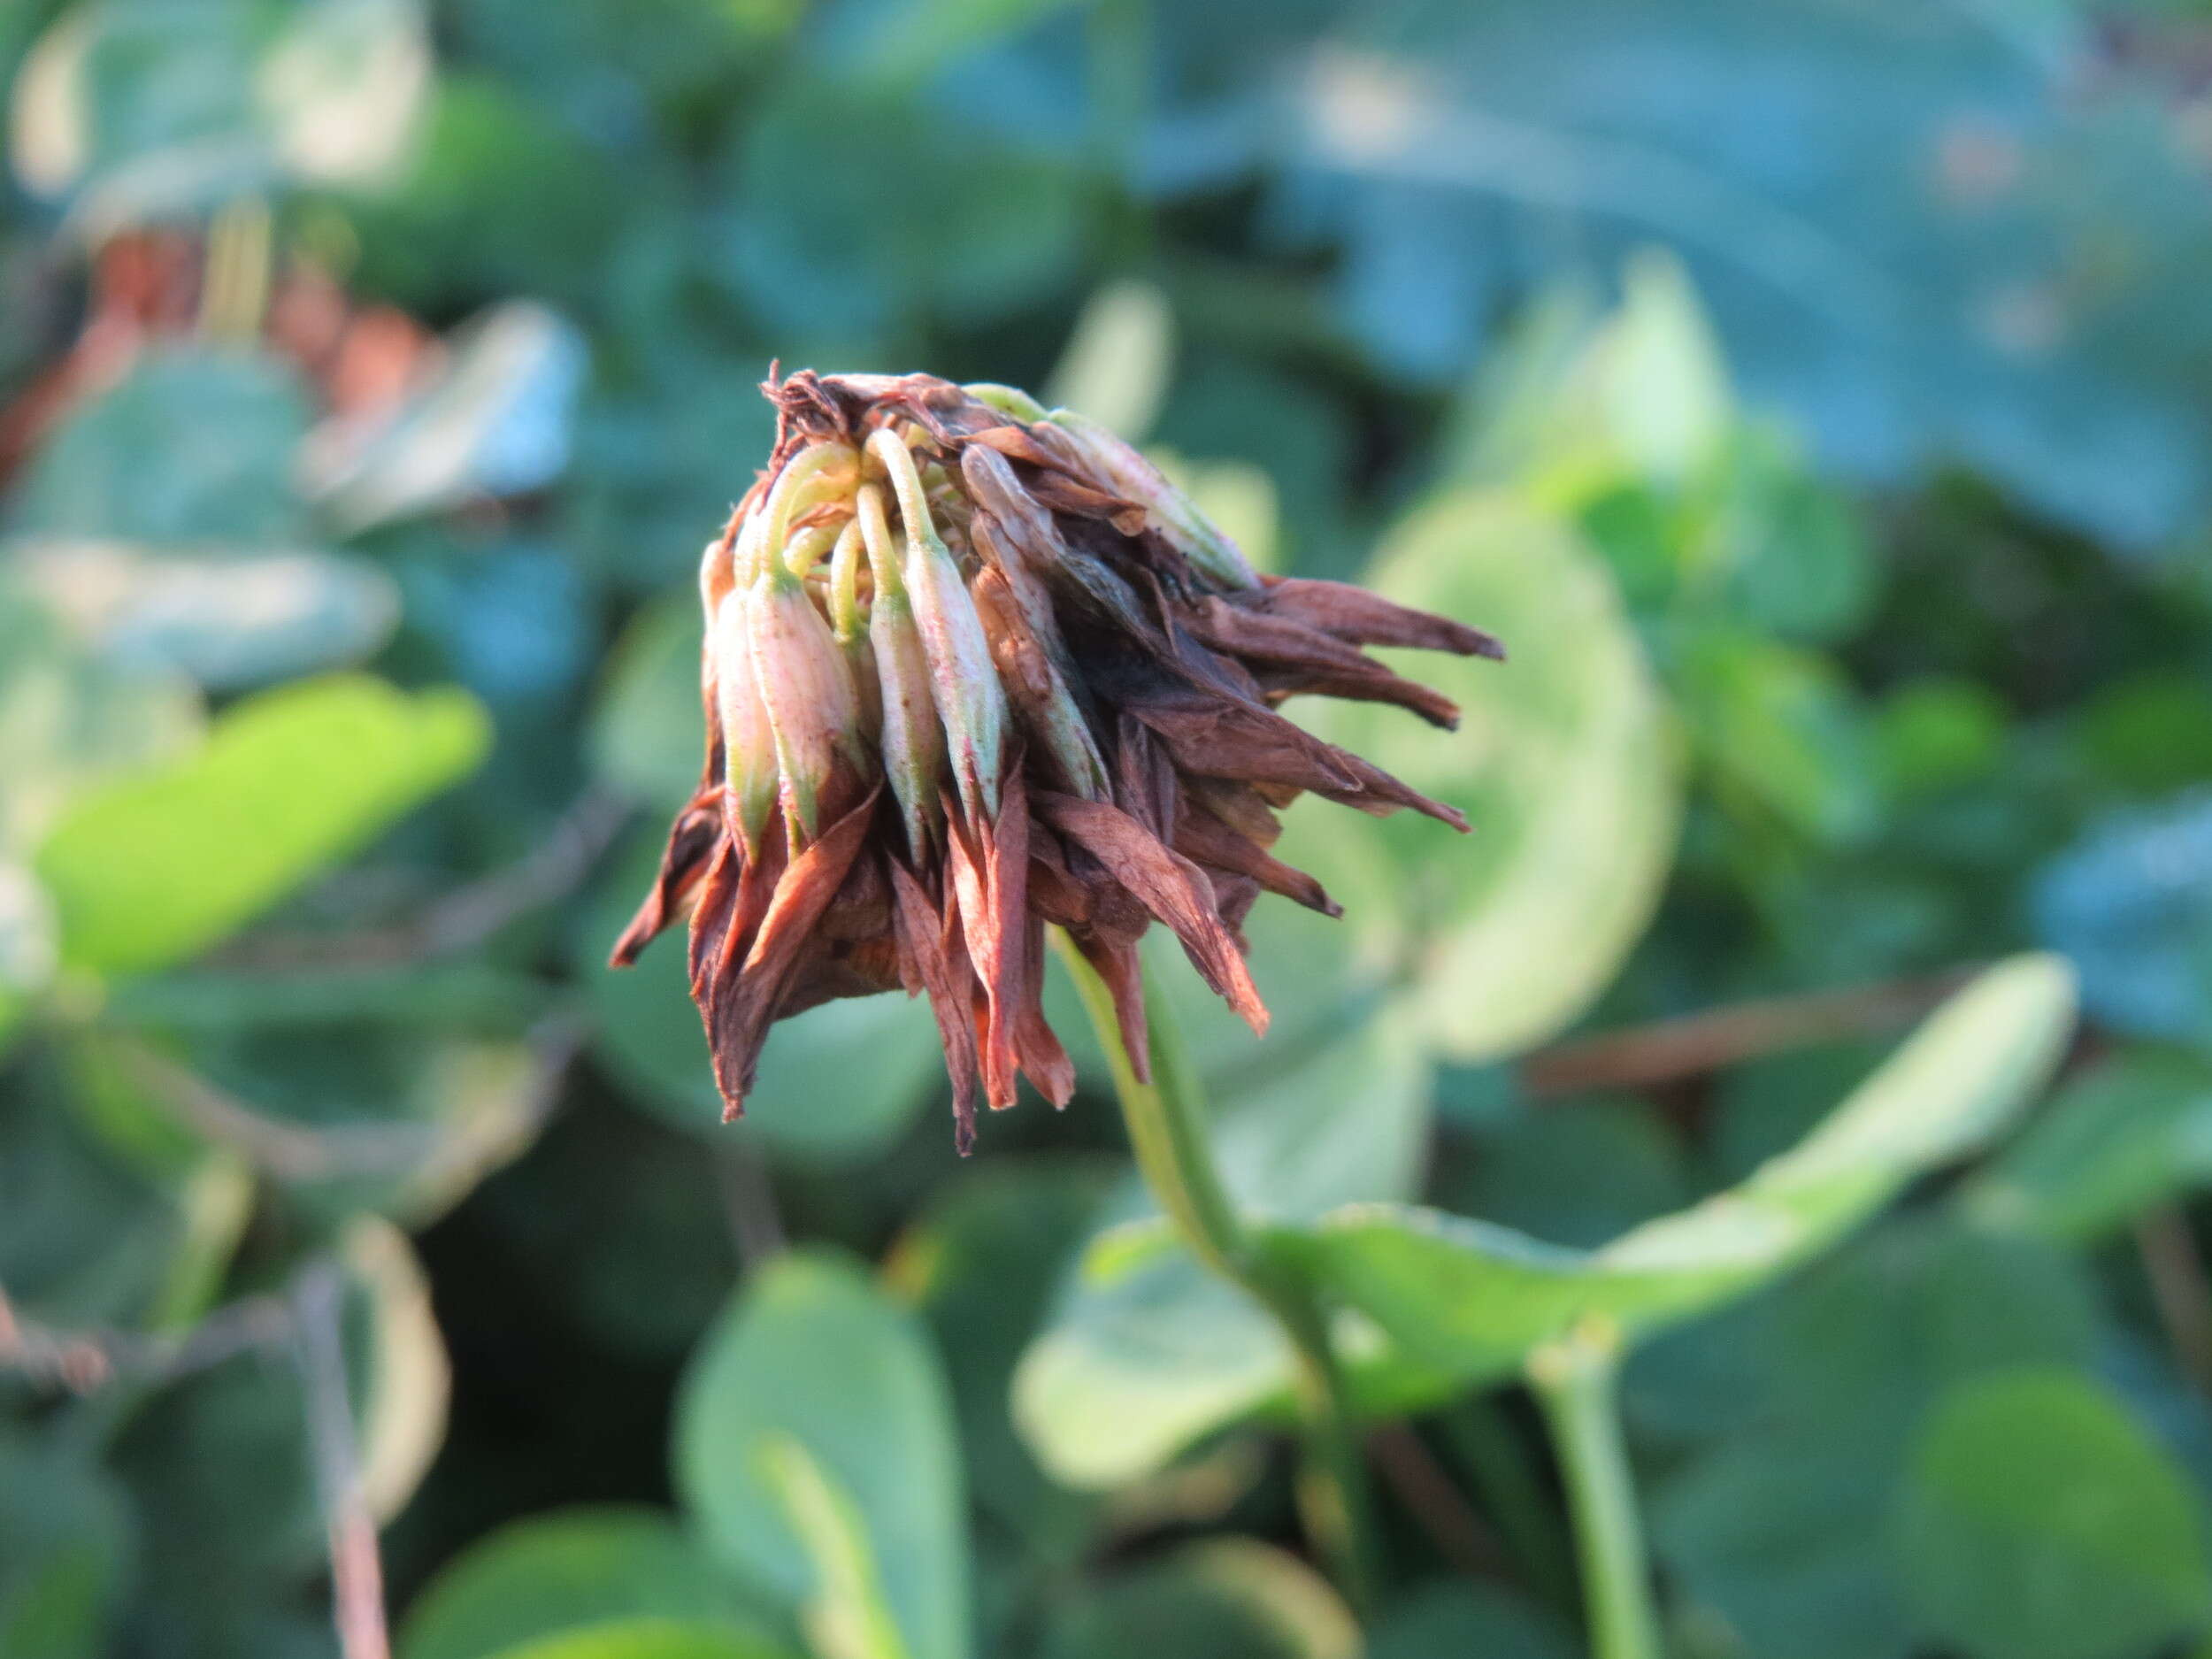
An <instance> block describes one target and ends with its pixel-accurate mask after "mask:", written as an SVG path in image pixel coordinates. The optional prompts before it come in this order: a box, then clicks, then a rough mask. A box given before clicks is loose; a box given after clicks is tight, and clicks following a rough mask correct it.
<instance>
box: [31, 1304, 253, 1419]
mask: <svg viewBox="0 0 2212 1659" xmlns="http://www.w3.org/2000/svg"><path fill="white" fill-rule="evenodd" d="M290 1333H291V1312H290V1308H289V1305H288V1302H286V1300H285V1299H284V1298H283V1297H281V1296H274V1295H270V1296H249V1297H246V1298H245V1299H244V1300H242V1301H240V1302H232V1303H231V1304H230V1305H229V1306H227V1307H225V1308H220V1309H218V1310H216V1311H215V1312H213V1313H211V1314H210V1315H209V1316H208V1317H206V1318H204V1319H203V1320H201V1321H200V1322H199V1323H198V1324H197V1325H194V1326H193V1327H192V1328H191V1329H190V1330H188V1331H183V1332H179V1333H176V1334H174V1335H171V1336H149V1335H146V1334H145V1333H142V1332H135V1331H111V1330H89V1331H55V1330H50V1329H49V1328H48V1327H46V1326H44V1325H37V1324H35V1323H33V1322H32V1321H30V1320H27V1319H25V1318H23V1317H21V1316H20V1315H19V1314H18V1313H17V1312H16V1310H15V1308H14V1306H13V1304H12V1303H11V1302H10V1301H9V1300H8V1296H7V1293H6V1292H5V1290H0V1369H4V1370H8V1371H15V1372H17V1373H19V1374H20V1375H22V1376H25V1377H27V1378H29V1379H31V1380H32V1381H33V1382H35V1383H37V1384H39V1385H41V1386H46V1387H58V1388H65V1389H67V1390H68V1391H69V1392H70V1393H72V1394H90V1393H92V1392H94V1391H95V1390H96V1389H99V1388H103V1387H105V1386H107V1385H108V1384H109V1383H111V1382H112V1381H114V1380H115V1379H117V1378H119V1377H129V1378H134V1379H138V1380H141V1381H146V1382H172V1381H174V1380H175V1379H178V1378H180V1377H188V1376H190V1375H191V1374H192V1373H194V1372H196V1371H205V1370H207V1369H208V1368H209V1367H211V1366H213V1365H219V1364H221V1363H223V1362H224V1361H225V1360H227V1359H230V1358H232V1357H233V1356H236V1355H239V1354H244V1353H248V1352H251V1351H253V1350H256V1349H262V1350H267V1349H272V1348H276V1347H278V1346H279V1345H280V1344H281V1343H282V1342H284V1341H285V1340H287V1338H288V1336H289V1335H290Z"/></svg>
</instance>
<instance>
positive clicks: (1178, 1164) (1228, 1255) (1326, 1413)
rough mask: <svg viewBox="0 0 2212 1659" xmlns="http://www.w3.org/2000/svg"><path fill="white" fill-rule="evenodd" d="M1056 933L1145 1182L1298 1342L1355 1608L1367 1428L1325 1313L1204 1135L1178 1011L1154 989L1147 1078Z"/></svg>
mask: <svg viewBox="0 0 2212 1659" xmlns="http://www.w3.org/2000/svg"><path fill="white" fill-rule="evenodd" d="M1053 942H1054V944H1055V945H1056V947H1057V949H1059V952H1060V956H1061V960H1062V961H1063V962H1064V963H1065V964H1067V968H1068V972H1069V973H1070V974H1071V975H1072V976H1073V978H1074V979H1075V986H1076V989H1077V990H1078V991H1079V993H1080V994H1081V995H1082V998H1083V1006H1084V1009H1085V1010H1086V1011H1087V1013H1088V1014H1089V1015H1090V1018H1091V1025H1092V1026H1093V1027H1094V1029H1095V1030H1096V1031H1097V1033H1098V1041H1099V1046H1100V1047H1101V1048H1104V1049H1105V1051H1106V1061H1107V1064H1108V1065H1109V1066H1110V1068H1111V1069H1112V1071H1113V1074H1114V1092H1115V1094H1117V1095H1118V1096H1119V1098H1120V1101H1121V1116H1122V1121H1123V1122H1124V1123H1125V1124H1126V1125H1128V1130H1129V1144H1130V1147H1131V1148H1132V1149H1133V1151H1134V1152H1135V1154H1136V1159H1137V1168H1138V1170H1139V1171H1141V1173H1142V1174H1143V1176H1144V1179H1145V1185H1146V1186H1148V1187H1150V1188H1151V1189H1152V1194H1153V1196H1154V1197H1155V1198H1156V1199H1157V1200H1158V1201H1159V1205H1160V1208H1161V1210H1164V1211H1165V1212H1166V1215H1167V1217H1168V1219H1169V1220H1170V1221H1171V1223H1172V1224H1173V1225H1174V1226H1175V1230H1176V1231H1177V1232H1178V1233H1180V1234H1181V1235H1182V1238H1183V1241H1184V1242H1185V1244H1187V1246H1188V1247H1189V1248H1190V1250H1191V1253H1192V1254H1193V1255H1194V1256H1197V1257H1198V1259H1199V1260H1200V1261H1201V1262H1202V1263H1205V1264H1206V1266H1207V1267H1208V1268H1210V1269H1211V1270H1212V1271H1214V1272H1215V1273H1217V1274H1218V1275H1219V1276H1220V1277H1221V1278H1223V1279H1226V1280H1227V1281H1228V1282H1229V1283H1231V1284H1232V1285H1234V1286H1237V1288H1239V1289H1240V1290H1241V1291H1243V1292H1244V1293H1245V1294H1247V1295H1248V1296H1250V1297H1251V1298H1252V1299H1253V1300H1254V1301H1255V1302H1258V1303H1259V1304H1260V1305H1261V1306H1262V1307H1263V1308H1265V1309H1266V1310H1267V1311H1268V1312H1269V1313H1270V1314H1271V1315H1272V1316H1273V1317H1274V1318H1275V1320H1276V1322H1277V1323H1278V1324H1279V1325H1281V1326H1282V1330H1283V1334H1284V1336H1285V1337H1286V1339H1287V1340H1288V1341H1289V1344H1290V1348H1291V1354H1292V1356H1293V1358H1294V1361H1295V1362H1296V1365H1297V1373H1298V1374H1297V1394H1298V1408H1299V1415H1300V1417H1301V1420H1302V1424H1303V1426H1304V1431H1305V1441H1306V1463H1305V1467H1304V1469H1303V1471H1302V1472H1301V1476H1300V1479H1299V1483H1298V1498H1299V1505H1300V1509H1301V1510H1302V1513H1303V1514H1304V1517H1305V1520H1306V1525H1307V1528H1308V1530H1309V1531H1310V1532H1311V1533H1312V1535H1313V1538H1314V1540H1315V1542H1316V1544H1317V1546H1318V1547H1319V1548H1320V1549H1321V1550H1322V1552H1323V1553H1324V1554H1325V1555H1326V1556H1327V1557H1328V1558H1329V1561H1330V1563H1331V1565H1332V1566H1333V1569H1334V1571H1335V1573H1336V1578H1337V1582H1338V1584H1339V1585H1340V1587H1341V1588H1342V1589H1343V1591H1344V1594H1345V1598H1346V1600H1348V1601H1350V1602H1351V1604H1352V1605H1353V1607H1354V1608H1355V1609H1367V1608H1368V1607H1370V1606H1371V1604H1372V1601H1373V1591H1374V1577H1375V1570H1374V1559H1375V1557H1374V1543H1373V1540H1374V1529H1373V1525H1372V1521H1371V1517H1370V1515H1369V1510H1368V1502H1367V1481H1366V1472H1365V1470H1364V1468H1363V1465H1362V1463H1361V1460H1360V1445H1359V1437H1358V1432H1357V1430H1356V1426H1355V1425H1354V1423H1353V1420H1352V1416H1351V1412H1350V1410H1349V1409H1348V1406H1347V1404H1346V1400H1345V1392H1344V1379H1343V1374H1342V1372H1341V1371H1339V1369H1338V1367H1337V1363H1336V1356H1335V1353H1334V1351H1333V1349H1332V1348H1331V1347H1330V1345H1329V1335H1328V1323H1327V1319H1326V1317H1325V1315H1324V1313H1323V1312H1322V1310H1321V1308H1320V1306H1319V1304H1318V1303H1317V1302H1316V1300H1315V1298H1314V1296H1313V1294H1312V1292H1311V1290H1310V1288H1309V1287H1308V1286H1306V1285H1305V1284H1304V1282H1303V1281H1302V1279H1299V1278H1298V1277H1297V1276H1296V1275H1295V1274H1294V1273H1292V1272H1289V1271H1285V1269H1284V1268H1283V1266H1282V1264H1281V1263H1278V1262H1275V1261H1272V1260H1271V1259H1269V1257H1268V1256H1267V1255H1266V1253H1265V1251H1263V1249H1262V1248H1259V1246H1258V1244H1257V1242H1256V1240H1254V1238H1253V1237H1252V1235H1251V1233H1249V1232H1248V1230H1247V1229H1246V1227H1245V1225H1244V1223H1243V1220H1242V1218H1241V1217H1239V1215H1238V1214H1237V1210H1236V1205H1235V1202H1233V1200H1232V1199H1231V1198H1230V1196H1229V1190H1228V1188H1227V1187H1225V1186H1224V1185H1223V1183H1222V1179H1221V1171H1219V1169H1218V1168H1217V1167H1216V1165H1215V1164H1214V1159H1213V1148H1212V1147H1211V1146H1210V1144H1209V1142H1208V1141H1207V1139H1206V1109H1205V1101H1204V1094H1203V1091H1202V1088H1201V1087H1200V1085H1199V1082H1198V1078H1197V1074H1196V1073H1195V1072H1194V1071H1192V1069H1191V1064H1190V1057H1189V1056H1188V1055H1187V1054H1186V1053H1185V1052H1184V1049H1183V1045H1182V1041H1181V1039H1180V1037H1179V1034H1178V1033H1177V1031H1176V1028H1175V1021H1174V1014H1173V1011H1172V1010H1171V1009H1169V1008H1168V1006H1167V1004H1166V1003H1165V1002H1164V1001H1163V1000H1162V999H1161V998H1159V997H1158V996H1156V995H1154V994H1153V992H1152V989H1151V987H1150V986H1149V985H1148V986H1147V987H1146V988H1145V1014H1146V1018H1147V1020H1148V1024H1149V1025H1150V1027H1151V1032H1150V1036H1151V1061H1152V1080H1151V1081H1150V1082H1149V1083H1146V1082H1141V1081H1140V1080H1139V1079H1138V1077H1137V1072H1136V1067H1135V1066H1134V1065H1133V1064H1131V1062H1130V1058H1129V1052H1128V1050H1127V1049H1126V1048H1123V1047H1122V1041H1121V1025H1120V1022H1119V1021H1118V1019H1117V1018H1115V1016H1114V998H1113V993H1112V992H1110V991H1109V990H1108V989H1107V988H1106V984H1105V981H1104V980H1102V979H1100V978H1099V977H1098V975H1097V973H1096V972H1094V971H1093V969H1092V967H1091V964H1089V963H1087V962H1086V961H1084V960H1083V956H1082V953H1081V952H1080V951H1079V950H1077V949H1075V948H1074V946H1073V945H1072V944H1071V943H1070V942H1069V941H1068V940H1067V937H1066V936H1065V935H1064V934H1063V933H1060V932H1059V930H1058V929H1055V930H1054V932H1053Z"/></svg>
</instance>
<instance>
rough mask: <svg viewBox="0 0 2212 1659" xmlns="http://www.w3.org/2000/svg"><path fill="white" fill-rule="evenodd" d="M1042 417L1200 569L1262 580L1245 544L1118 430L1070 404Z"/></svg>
mask: <svg viewBox="0 0 2212 1659" xmlns="http://www.w3.org/2000/svg"><path fill="white" fill-rule="evenodd" d="M1046 419H1048V420H1049V421H1050V422H1051V423H1052V424H1053V425H1054V426H1057V427H1059V428H1060V430H1061V431H1063V432H1064V433H1066V434H1068V435H1069V436H1070V437H1071V438H1072V439H1074V440H1075V441H1076V443H1077V444H1078V445H1079V447H1080V448H1081V449H1082V451H1083V453H1084V455H1085V456H1086V457H1087V458H1088V459H1089V460H1090V462H1091V463H1092V465H1094V466H1096V467H1097V468H1098V470H1099V472H1101V473H1102V474H1103V475H1104V478H1105V480H1106V481H1107V482H1108V483H1110V484H1111V485H1112V486H1113V488H1115V489H1116V490H1117V491H1118V492H1119V493H1120V494H1121V495H1125V496H1127V497H1128V498H1129V499H1130V500H1131V501H1133V502H1136V503H1139V504H1140V505H1141V506H1142V507H1143V508H1144V510H1145V512H1146V515H1147V516H1148V518H1150V519H1151V522H1152V527H1153V528H1154V529H1155V530H1157V531H1158V532H1159V533H1160V534H1162V535H1164V536H1165V537H1166V538H1167V539H1168V541H1170V542H1171V544H1172V545H1173V546H1174V548H1175V550H1176V551H1177V552H1179V553H1180V554H1181V555H1182V556H1183V557H1185V558H1187V559H1188V560H1189V561H1190V562H1191V563H1192V564H1193V565H1196V566H1197V567H1198V569H1199V571H1200V572H1201V573H1202V574H1204V575H1207V576H1210V577H1212V578H1213V579H1214V580H1216V581H1217V582H1220V583H1222V584H1223V585H1224V586H1225V587H1230V588H1257V587H1258V586H1259V585H1260V578H1259V572H1256V571H1255V570H1254V569H1253V568H1252V562H1251V561H1250V560H1249V559H1248V558H1246V557H1244V549H1242V548H1240V547H1239V546H1238V545H1237V544H1236V543H1235V542H1233V541H1231V540H1230V539H1229V538H1228V537H1227V536H1226V535H1225V534H1222V532H1221V531H1220V529H1219V528H1217V526H1215V524H1214V523H1213V521H1212V520H1211V519H1210V518H1207V517H1206V515H1205V514H1204V513H1202V512H1201V511H1199V510H1198V504H1197V503H1195V502H1194V501H1193V500H1191V498H1190V497H1189V496H1188V495H1185V494H1184V493H1183V492H1182V491H1181V490H1179V489H1178V488H1175V486H1174V485H1173V484H1171V483H1170V482H1169V481H1168V480H1167V478H1166V476H1165V474H1164V473H1163V472H1161V471H1160V469H1159V468H1158V467H1156V466H1155V465H1152V463H1151V462H1149V461H1148V460H1146V459H1145V458H1144V457H1143V456H1141V455H1140V454H1139V453H1138V452H1137V450H1136V449H1135V447H1134V446H1133V445H1132V444H1130V443H1128V442H1125V440H1124V439H1123V438H1122V436H1121V435H1120V434H1118V433H1117V432H1115V431H1114V430H1113V429H1112V428H1111V427H1110V426H1101V425H1100V424H1099V423H1098V422H1097V421H1095V420H1093V419H1089V418H1088V417H1087V416H1085V415H1079V414H1077V413H1076V412H1075V411H1073V410H1071V409H1056V410H1054V411H1052V413H1051V414H1049V415H1048V416H1047V417H1046Z"/></svg>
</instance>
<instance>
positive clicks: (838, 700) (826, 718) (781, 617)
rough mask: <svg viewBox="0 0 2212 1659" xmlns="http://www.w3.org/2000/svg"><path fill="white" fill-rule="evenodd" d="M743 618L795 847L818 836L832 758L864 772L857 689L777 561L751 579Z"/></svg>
mask: <svg viewBox="0 0 2212 1659" xmlns="http://www.w3.org/2000/svg"><path fill="white" fill-rule="evenodd" d="M747 617H748V621H749V625H750V631H751V635H752V642H753V672H754V676H755V678H756V679H757V680H758V682H759V685H760V693H761V697H762V700H763V701H764V702H765V703H767V705H768V719H769V724H770V726H771V727H772V729H773V731H774V733H775V749H776V764H777V767H778V769H779V770H780V772H781V773H782V782H783V798H784V810H785V813H786V815H787V817H788V818H790V820H791V826H792V833H793V839H794V840H795V841H796V840H800V839H805V840H812V839H813V838H814V837H815V836H817V835H818V834H819V833H821V794H822V787H823V785H825V784H826V782H828V780H829V777H830V772H831V770H832V768H833V766H834V765H835V764H836V757H837V754H838V752H839V751H840V750H842V751H843V753H844V754H845V756H846V757H847V758H848V759H849V761H850V762H851V763H852V764H853V765H854V767H855V768H856V770H859V771H863V772H864V771H865V770H867V764H868V755H867V750H866V747H865V745H864V743H862V741H860V693H859V688H858V687H856V686H855V684H854V683H853V674H852V664H849V663H848V662H847V661H846V660H845V654H844V652H842V651H841V650H840V649H838V646H837V641H836V639H835V638H834V636H833V635H832V634H831V633H830V627H829V624H828V622H826V620H824V618H823V616H822V613H821V612H820V611H818V610H816V609H815V607H814V601H813V599H812V597H811V596H810V595H809V594H808V593H807V590H806V584H805V583H804V582H803V581H802V580H800V579H799V578H798V577H796V576H794V575H793V574H792V573H791V572H790V571H789V570H788V569H787V568H786V567H785V566H784V565H783V564H782V562H781V561H780V560H777V559H770V560H768V561H767V563H766V564H765V565H764V567H763V569H762V571H761V572H760V574H759V576H758V577H757V579H756V580H755V581H754V583H753V588H752V592H751V601H750V603H749V606H748V608H747Z"/></svg>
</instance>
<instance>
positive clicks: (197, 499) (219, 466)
mask: <svg viewBox="0 0 2212 1659" xmlns="http://www.w3.org/2000/svg"><path fill="white" fill-rule="evenodd" d="M307 420H308V409H307V402H306V399H305V397H304V396H303V393H302V390H301V388H300V385H299V381H298V377H297V376H296V374H295V373H294V372H293V371H292V369H291V367H290V365H288V364H286V363H285V362H283V361H282V360H281V359H280V358H278V357H273V356H264V355H261V354H259V353H255V352H243V351H235V350H218V349H211V348H208V347H204V346H163V347H160V348H157V349H154V350H150V351H149V352H147V353H145V354H144V355H143V356H142V357H140V358H139V359H138V361H137V363H136V364H135V365H134V366H133V367H132V369H131V372H130V373H129V374H128V375H127V376H126V377H125V378H124V379H123V380H121V381H120V382H119V384H117V385H116V386H114V387H113V388H111V389H109V390H108V391H105V392H104V393H102V394H101V395H100V396H97V397H96V398H94V399H92V400H91V401H89V402H88V403H83V404H81V406H79V407H78V408H77V409H76V410H75V411H74V412H73V413H72V414H71V415H70V417H69V419H67V420H66V421H65V423H64V424H63V425H62V426H61V427H60V429H59V430H58V431H57V432H56V433H55V434H53V436H52V437H51V438H50V439H49V440H48V441H47V442H45V443H44V444H43V445H42V447H41V448H40V449H39V452H38V457H37V459H36V461H35V463H34V464H33V465H32V467H31V470H30V472H29V475H28V476H27V477H26V478H25V480H23V485H22V491H21V499H20V502H19V504H18V505H17V507H16V511H15V514H14V516H13V520H12V522H13V525H14V526H15V527H17V528H19V529H22V530H26V531H36V532H40V533H42V534H48V535H56V536H87V537H102V538H111V539H113V540H117V541H145V542H180V541H198V542H221V543H225V544H227V545H230V546H234V547H250V546H253V545H256V544H267V543H271V542H276V543H283V544H288V545H296V544H298V543H299V542H300V541H302V540H303V537H304V534H305V532H306V529H307V525H306V522H305V519H304V518H303V510H302V508H301V505H300V503H299V499H298V496H297V495H296V493H295V492H294V490H293V488H292V464H293V463H292V456H293V451H294V449H296V447H297V445H298V443H299V441H300V439H301V437H302V436H303V434H305V433H306V430H307Z"/></svg>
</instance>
